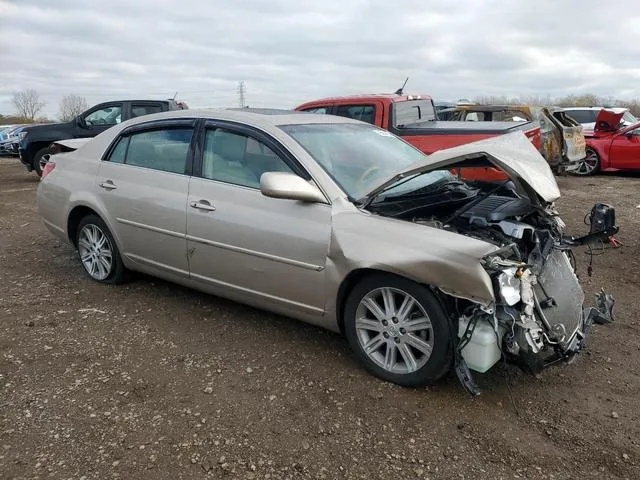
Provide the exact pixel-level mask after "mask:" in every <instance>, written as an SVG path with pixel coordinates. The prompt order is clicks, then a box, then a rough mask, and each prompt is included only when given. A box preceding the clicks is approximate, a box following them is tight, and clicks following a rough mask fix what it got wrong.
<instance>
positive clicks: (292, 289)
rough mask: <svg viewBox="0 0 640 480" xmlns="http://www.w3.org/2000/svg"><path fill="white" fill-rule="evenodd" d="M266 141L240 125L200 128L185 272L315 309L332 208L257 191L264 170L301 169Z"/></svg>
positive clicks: (257, 296)
mask: <svg viewBox="0 0 640 480" xmlns="http://www.w3.org/2000/svg"><path fill="white" fill-rule="evenodd" d="M270 142H273V140H272V139H270V138H269V137H267V136H266V135H264V134H255V133H250V132H249V133H248V132H247V130H244V129H242V128H241V127H234V126H228V125H225V126H224V127H220V126H219V125H215V124H211V125H209V126H208V127H207V128H206V129H205V134H204V147H203V154H202V163H201V169H200V170H201V171H200V175H199V176H195V175H194V176H193V177H192V178H191V181H190V184H189V198H188V205H189V206H188V208H187V244H188V248H189V256H190V272H191V278H192V279H195V280H197V281H199V282H203V283H205V284H209V285H210V286H214V287H218V288H222V289H226V290H230V291H231V292H233V293H235V294H236V295H237V294H242V295H246V296H250V297H252V299H253V300H254V301H258V302H262V303H275V304H278V305H281V306H284V307H285V308H290V309H294V310H299V311H302V312H305V313H307V314H312V315H313V314H320V313H322V311H323V307H324V294H325V291H324V281H325V271H324V269H325V263H326V257H327V251H328V248H329V240H330V233H331V228H330V221H331V206H330V205H328V204H311V203H302V202H297V201H292V200H283V199H275V198H269V197H265V196H264V195H262V193H261V192H260V189H259V186H260V176H261V174H262V173H264V172H267V171H289V172H291V171H295V172H296V173H298V172H299V171H300V170H299V169H300V166H299V165H297V163H295V160H293V159H292V158H290V157H288V155H284V156H283V155H282V153H283V152H282V151H279V154H276V153H274V151H278V149H279V148H281V147H280V146H278V145H275V146H274V144H273V143H270Z"/></svg>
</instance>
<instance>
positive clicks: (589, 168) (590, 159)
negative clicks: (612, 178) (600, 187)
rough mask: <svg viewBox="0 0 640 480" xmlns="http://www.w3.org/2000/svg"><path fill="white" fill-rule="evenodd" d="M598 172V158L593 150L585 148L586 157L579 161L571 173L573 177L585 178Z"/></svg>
mask: <svg viewBox="0 0 640 480" xmlns="http://www.w3.org/2000/svg"><path fill="white" fill-rule="evenodd" d="M598 170H600V156H599V155H598V153H597V152H596V151H595V150H594V149H592V148H587V156H586V157H584V159H583V160H581V161H580V164H579V165H578V168H577V169H576V170H573V171H572V173H573V174H574V175H582V176H587V175H593V174H594V173H597V172H598Z"/></svg>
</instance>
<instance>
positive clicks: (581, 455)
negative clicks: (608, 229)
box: [0, 159, 640, 479]
mask: <svg viewBox="0 0 640 480" xmlns="http://www.w3.org/2000/svg"><path fill="white" fill-rule="evenodd" d="M37 183H38V180H37V177H36V176H35V175H33V174H28V173H26V171H24V170H23V169H22V167H21V165H20V164H19V162H18V161H17V160H14V159H0V247H1V248H0V477H2V478H73V479H79V478H82V479H93V478H95V479H105V478H125V479H144V478H149V479H160V478H163V479H164V478H167V479H179V478H203V477H207V476H209V477H213V478H220V477H224V476H226V478H256V479H257V478H271V479H278V478H328V479H334V478H407V479H411V478H430V479H438V478H467V479H472V478H473V479H484V478H487V479H499V478H505V479H506V478H532V479H538V478H541V479H542V478H548V479H575V478H597V479H603V478H606V479H609V478H611V479H617V478H629V479H632V478H640V409H639V408H638V407H639V399H640V343H639V341H638V337H639V334H640V324H639V320H638V313H639V312H640V308H639V307H638V300H639V299H640V274H639V273H638V272H639V271H640V260H639V257H640V251H639V246H638V245H639V233H640V208H638V206H640V193H639V192H640V177H638V176H635V177H634V176H624V177H623V176H612V175H607V176H604V175H603V176H598V177H595V178H570V177H563V178H560V179H559V183H560V186H561V189H562V191H563V193H564V197H563V199H562V200H561V202H560V208H561V210H562V212H563V214H564V215H565V220H566V221H567V223H568V224H569V227H570V229H571V230H572V231H575V232H576V233H582V232H583V231H585V229H586V227H585V226H584V225H583V224H582V221H583V217H584V214H585V212H586V211H587V210H588V209H589V208H590V207H591V205H592V204H593V203H594V201H596V200H603V201H607V202H611V203H613V204H615V205H616V207H617V215H618V223H619V224H620V225H621V227H622V231H621V233H620V234H619V239H620V240H622V241H623V242H624V247H623V248H621V249H618V250H607V251H606V254H605V255H603V256H596V257H594V273H593V276H592V277H591V278H590V279H589V278H588V277H587V275H586V273H585V272H586V270H585V267H586V264H587V260H588V257H587V256H586V255H584V254H583V253H582V252H578V253H577V256H578V259H579V261H580V262H581V264H582V269H581V278H582V279H583V282H584V283H585V287H586V289H587V290H588V292H589V294H590V296H591V294H593V293H595V292H596V291H597V290H598V289H599V288H600V287H604V288H605V289H608V290H609V291H611V292H612V293H613V294H614V295H616V298H617V306H616V314H617V318H616V322H615V323H614V324H612V325H609V326H595V327H594V331H593V332H592V336H591V338H590V343H589V347H588V351H587V352H586V353H585V354H584V355H581V356H580V357H579V358H578V359H577V360H576V361H575V362H574V363H573V364H571V365H565V366H560V367H555V368H551V369H548V370H546V371H544V372H543V373H542V374H541V375H539V376H538V377H532V376H529V375H526V374H522V373H520V372H519V371H518V370H516V369H514V368H511V367H508V368H506V369H505V368H503V367H501V366H500V367H497V368H495V369H494V370H492V371H491V372H490V373H488V374H485V375H477V376H476V379H477V380H478V383H479V384H480V385H481V387H482V389H483V394H482V395H481V396H479V397H477V398H470V397H469V396H468V395H467V394H466V393H465V392H464V391H463V390H462V389H461V388H460V387H459V385H458V384H457V381H456V380H455V379H453V378H449V379H446V380H445V381H443V382H442V383H441V384H440V385H438V386H436V387H433V388H429V389H422V390H411V389H404V388H400V387H396V386H394V385H391V384H388V383H384V382H381V381H379V380H377V379H375V378H373V377H371V376H369V375H368V374H366V373H365V372H364V371H363V370H362V369H361V368H359V366H358V365H357V364H356V363H355V361H354V359H353V358H352V356H351V354H350V352H349V350H348V348H347V345H346V343H345V341H344V340H343V339H342V338H341V337H339V336H337V335H335V334H332V333H329V332H325V331H322V330H320V329H317V328H315V327H311V326H308V325H304V324H302V323H298V322H295V321H293V320H289V319H286V318H282V317H278V316H275V315H271V314H266V313H264V312H261V311H257V310H253V309H250V308H247V307H243V306H240V305H238V304H235V303H231V302H228V301H224V300H220V299H218V298H215V297H211V296H207V295H204V294H200V293H197V292H194V291H191V290H187V289H184V288H181V287H178V286H176V285H172V284H168V283H165V282H162V281H158V280H155V279H152V278H148V277H142V278H138V279H136V280H135V281H134V282H133V283H130V284H128V285H125V286H118V287H107V286H103V285H99V284H97V283H95V282H93V281H91V280H90V279H89V278H88V277H87V276H85V275H84V273H83V271H82V269H81V266H80V264H79V262H78V261H77V260H76V258H75V256H74V252H73V251H72V249H71V248H70V247H69V246H68V245H64V244H61V243H59V242H58V241H56V240H54V239H53V237H52V236H51V235H50V234H49V233H48V232H47V231H46V230H45V228H44V227H43V225H42V223H41V222H40V220H39V218H38V216H37V213H36V208H35V189H36V187H37Z"/></svg>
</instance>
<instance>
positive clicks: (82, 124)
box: [76, 117, 88, 128]
mask: <svg viewBox="0 0 640 480" xmlns="http://www.w3.org/2000/svg"><path fill="white" fill-rule="evenodd" d="M76 124H77V125H78V126H79V127H80V128H88V127H87V122H85V121H84V118H83V117H76Z"/></svg>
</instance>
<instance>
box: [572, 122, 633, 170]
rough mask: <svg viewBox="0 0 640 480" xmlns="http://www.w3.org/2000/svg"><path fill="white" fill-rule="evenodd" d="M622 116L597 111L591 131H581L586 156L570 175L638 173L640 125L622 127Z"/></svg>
mask: <svg viewBox="0 0 640 480" xmlns="http://www.w3.org/2000/svg"><path fill="white" fill-rule="evenodd" d="M623 114H624V112H622V113H615V112H612V111H611V110H605V109H603V110H601V111H600V113H599V114H598V117H597V119H596V124H595V127H594V129H593V131H588V130H585V131H584V136H585V140H586V142H587V156H586V157H585V159H584V160H583V161H582V163H581V164H580V167H579V168H578V170H576V171H574V172H573V173H576V174H578V175H591V174H593V173H596V172H598V171H601V172H614V171H618V170H640V123H635V124H633V125H627V126H624V124H623V123H622V116H623Z"/></svg>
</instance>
